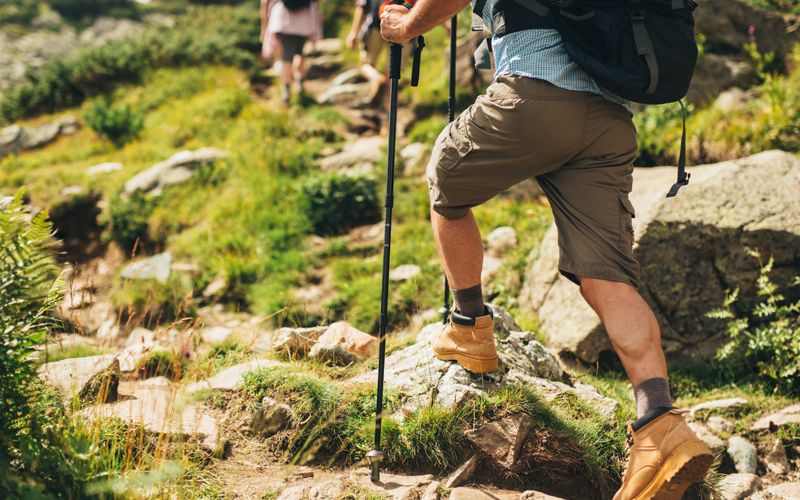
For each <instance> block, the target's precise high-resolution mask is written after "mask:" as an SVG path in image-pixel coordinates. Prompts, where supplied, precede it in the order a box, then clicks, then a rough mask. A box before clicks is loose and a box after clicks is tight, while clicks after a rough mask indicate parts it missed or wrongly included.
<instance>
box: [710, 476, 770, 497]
mask: <svg viewBox="0 0 800 500" xmlns="http://www.w3.org/2000/svg"><path fill="white" fill-rule="evenodd" d="M760 487H761V480H760V479H759V478H758V476H756V475H755V474H728V475H726V476H723V477H722V479H721V480H720V482H719V490H720V493H721V494H722V498H723V499H724V500H744V499H745V498H749V497H750V495H751V494H752V493H754V492H755V491H756V490H758V489H759V488H760Z"/></svg>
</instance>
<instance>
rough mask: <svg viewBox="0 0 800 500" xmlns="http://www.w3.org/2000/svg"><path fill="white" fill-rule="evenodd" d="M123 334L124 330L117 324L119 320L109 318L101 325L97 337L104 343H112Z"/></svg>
mask: <svg viewBox="0 0 800 500" xmlns="http://www.w3.org/2000/svg"><path fill="white" fill-rule="evenodd" d="M121 333H122V329H120V327H119V325H118V324H117V320H116V319H115V318H109V319H107V320H105V321H104V322H103V323H102V324H101V325H100V328H98V329H97V333H95V336H96V337H97V338H98V339H101V340H104V341H111V340H116V339H118V338H119V336H120V334H121Z"/></svg>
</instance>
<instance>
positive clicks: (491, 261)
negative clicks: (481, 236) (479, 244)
mask: <svg viewBox="0 0 800 500" xmlns="http://www.w3.org/2000/svg"><path fill="white" fill-rule="evenodd" d="M502 270H503V261H502V259H498V258H497V257H492V256H491V255H484V256H483V269H481V286H482V287H483V288H484V289H487V290H488V289H489V288H491V286H492V281H493V280H494V279H495V278H496V277H497V275H498V274H500V271H502Z"/></svg>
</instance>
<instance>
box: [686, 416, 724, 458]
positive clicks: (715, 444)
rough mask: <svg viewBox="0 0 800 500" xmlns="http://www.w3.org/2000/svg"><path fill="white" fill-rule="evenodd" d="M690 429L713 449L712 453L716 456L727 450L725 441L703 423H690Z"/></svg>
mask: <svg viewBox="0 0 800 500" xmlns="http://www.w3.org/2000/svg"><path fill="white" fill-rule="evenodd" d="M689 427H690V428H691V429H692V431H694V433H695V434H697V437H699V438H700V440H701V441H703V442H704V443H705V444H707V445H708V447H709V448H711V452H712V453H714V454H715V455H716V454H718V453H721V452H722V451H724V450H725V441H723V440H722V439H721V438H720V437H719V436H717V435H716V434H714V433H713V432H712V431H711V429H709V428H708V427H706V426H705V425H703V424H702V423H700V422H690V423H689Z"/></svg>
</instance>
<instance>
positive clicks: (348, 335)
mask: <svg viewBox="0 0 800 500" xmlns="http://www.w3.org/2000/svg"><path fill="white" fill-rule="evenodd" d="M334 346H335V347H339V348H340V349H342V350H344V351H346V352H348V353H350V354H352V355H353V356H354V357H355V358H356V359H358V360H359V361H364V360H365V359H368V358H371V357H374V356H375V355H376V354H377V353H378V339H377V338H375V337H373V336H372V335H370V334H368V333H365V332H362V331H361V330H359V329H357V328H356V327H354V326H353V325H351V324H350V323H348V322H346V321H338V322H336V323H334V324H332V325H331V326H329V327H328V329H327V330H325V333H323V334H322V336H320V338H319V339H318V340H317V343H316V344H314V347H312V348H311V351H310V352H309V357H311V358H315V357H319V354H316V353H317V352H319V351H320V350H321V349H325V348H330V347H334ZM315 350H316V351H315Z"/></svg>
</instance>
